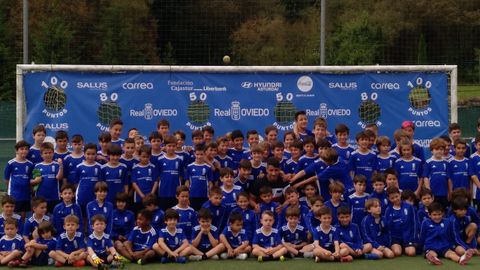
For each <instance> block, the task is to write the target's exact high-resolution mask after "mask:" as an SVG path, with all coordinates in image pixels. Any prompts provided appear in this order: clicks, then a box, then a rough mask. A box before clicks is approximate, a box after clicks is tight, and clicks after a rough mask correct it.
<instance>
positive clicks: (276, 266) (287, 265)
mask: <svg viewBox="0 0 480 270" xmlns="http://www.w3.org/2000/svg"><path fill="white" fill-rule="evenodd" d="M443 262H444V265H442V266H433V265H429V264H428V263H427V261H426V260H425V259H423V258H422V257H421V256H417V257H415V258H407V257H400V258H396V259H392V260H386V259H385V260H378V261H371V260H356V261H354V262H352V263H339V262H335V263H324V262H321V263H314V262H313V259H308V260H307V259H298V260H297V259H295V260H287V261H285V262H278V261H275V262H262V263H259V262H257V261H256V260H254V259H248V260H247V261H236V260H227V261H225V260H220V261H212V260H209V261H200V262H188V263H186V264H175V263H169V264H160V263H151V264H147V265H143V266H140V265H137V264H133V263H130V264H126V265H125V268H124V269H131V270H141V269H147V270H149V269H168V270H176V269H179V270H185V269H193V270H247V269H252V270H283V269H290V270H309V269H312V270H318V269H325V270H327V269H328V270H337V269H338V270H376V269H382V270H395V269H398V270H427V269H430V270H431V269H480V257H478V256H477V257H474V258H472V260H471V261H470V262H469V264H468V265H466V266H460V265H458V264H456V263H454V262H451V261H448V260H446V259H443ZM31 268H34V269H38V270H47V269H52V268H54V267H50V266H49V267H31ZM83 269H92V268H91V267H84V268H83Z"/></svg>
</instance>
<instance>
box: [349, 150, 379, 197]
mask: <svg viewBox="0 0 480 270" xmlns="http://www.w3.org/2000/svg"><path fill="white" fill-rule="evenodd" d="M349 165H350V170H351V171H353V174H354V175H358V174H361V175H363V176H365V177H366V178H367V192H371V191H372V174H373V172H374V171H375V170H376V169H377V155H375V153H374V152H373V151H368V152H367V153H361V152H360V151H359V150H355V151H353V152H352V154H351V155H350V160H349Z"/></svg>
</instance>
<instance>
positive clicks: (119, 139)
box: [110, 138, 125, 148]
mask: <svg viewBox="0 0 480 270" xmlns="http://www.w3.org/2000/svg"><path fill="white" fill-rule="evenodd" d="M110 143H111V144H115V145H118V146H120V147H121V148H123V145H124V144H125V140H124V139H122V138H118V139H116V140H113V139H112V141H111V142H110Z"/></svg>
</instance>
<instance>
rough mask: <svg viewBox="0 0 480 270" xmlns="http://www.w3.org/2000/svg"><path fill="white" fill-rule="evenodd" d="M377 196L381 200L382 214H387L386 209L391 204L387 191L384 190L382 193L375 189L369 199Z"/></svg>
mask: <svg viewBox="0 0 480 270" xmlns="http://www.w3.org/2000/svg"><path fill="white" fill-rule="evenodd" d="M371 198H376V199H378V200H379V201H380V206H381V207H382V215H383V214H385V210H387V207H388V206H389V205H390V201H388V196H387V192H386V191H385V190H384V191H382V192H380V193H378V192H376V191H375V190H374V191H373V192H372V194H370V196H369V197H368V199H371Z"/></svg>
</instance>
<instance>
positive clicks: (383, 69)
mask: <svg viewBox="0 0 480 270" xmlns="http://www.w3.org/2000/svg"><path fill="white" fill-rule="evenodd" d="M39 71H51V72H56V71H76V72H97V73H119V72H198V73H200V72H207V73H263V72H269V73H337V74H339V73H358V72H379V73H389V72H391V73H394V72H445V73H448V74H449V77H450V80H449V83H450V89H449V90H450V94H449V96H450V103H449V104H450V121H451V122H457V121H458V112H457V109H458V108H457V101H458V100H457V76H458V69H457V66H456V65H412V66H395V65H387V66H381V65H373V66H151V65H150V66H140V65H35V64H32V65H17V71H16V82H17V86H16V139H17V140H21V139H23V135H24V134H23V129H24V124H25V115H26V107H25V93H24V86H23V75H24V74H26V73H29V72H39Z"/></svg>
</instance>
